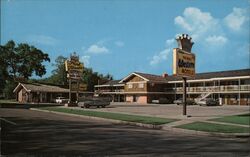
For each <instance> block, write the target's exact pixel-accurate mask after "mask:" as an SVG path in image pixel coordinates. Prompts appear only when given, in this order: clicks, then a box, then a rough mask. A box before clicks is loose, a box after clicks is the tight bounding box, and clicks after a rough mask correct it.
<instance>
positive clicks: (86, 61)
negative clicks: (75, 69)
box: [80, 56, 90, 67]
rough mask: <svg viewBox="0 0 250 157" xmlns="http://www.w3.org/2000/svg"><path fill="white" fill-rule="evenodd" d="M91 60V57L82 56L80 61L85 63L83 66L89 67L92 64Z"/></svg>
mask: <svg viewBox="0 0 250 157" xmlns="http://www.w3.org/2000/svg"><path fill="white" fill-rule="evenodd" d="M89 60H90V56H82V57H81V58H80V61H81V62H83V64H84V66H85V67H88V66H89V64H90V61H89Z"/></svg>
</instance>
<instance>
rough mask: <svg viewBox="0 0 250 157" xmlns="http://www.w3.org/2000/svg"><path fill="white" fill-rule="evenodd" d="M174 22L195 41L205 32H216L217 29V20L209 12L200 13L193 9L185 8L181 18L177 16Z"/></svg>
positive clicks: (197, 9)
mask: <svg viewBox="0 0 250 157" xmlns="http://www.w3.org/2000/svg"><path fill="white" fill-rule="evenodd" d="M174 21H175V24H176V25H178V26H180V27H181V28H182V29H183V30H184V31H185V32H188V33H190V34H191V36H192V38H193V39H194V40H197V39H198V38H200V37H201V36H203V35H204V34H206V33H207V32H216V31H218V29H219V23H218V20H217V19H215V18H214V17H212V15H211V14H210V13H209V12H202V11H201V10H200V9H199V8H195V7H188V8H186V9H185V10H184V12H183V16H177V17H176V18H175V20H174Z"/></svg>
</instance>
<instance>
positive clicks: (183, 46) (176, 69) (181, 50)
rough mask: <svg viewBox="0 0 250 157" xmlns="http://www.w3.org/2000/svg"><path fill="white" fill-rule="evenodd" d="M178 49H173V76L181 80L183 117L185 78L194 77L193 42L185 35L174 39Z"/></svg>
mask: <svg viewBox="0 0 250 157" xmlns="http://www.w3.org/2000/svg"><path fill="white" fill-rule="evenodd" d="M176 41H177V43H178V48H174V49H173V75H175V76H180V77H182V78H183V115H187V78H188V77H194V76H195V55H194V54H193V53H192V52H191V49H192V46H193V44H194V43H193V42H192V38H191V37H189V36H188V35H187V34H182V35H180V36H178V37H177V38H176Z"/></svg>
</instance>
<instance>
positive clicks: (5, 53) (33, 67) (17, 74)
mask: <svg viewBox="0 0 250 157" xmlns="http://www.w3.org/2000/svg"><path fill="white" fill-rule="evenodd" d="M44 61H48V62H50V58H49V56H48V54H47V53H44V52H43V51H41V50H40V49H37V48H36V47H34V46H30V45H28V44H26V43H20V44H18V45H16V44H15V42H14V41H13V40H10V41H8V42H7V43H6V44H5V45H0V75H1V76H2V79H3V80H4V81H3V82H2V83H3V84H4V85H3V86H4V88H5V86H6V85H7V84H8V88H7V87H6V89H5V90H4V91H5V92H6V90H7V91H12V90H13V89H11V88H13V86H14V85H13V82H17V81H18V80H20V78H22V79H21V80H23V79H25V80H28V79H29V77H31V76H32V74H35V75H37V76H40V77H41V76H43V75H44V74H45V73H46V68H45V66H44V65H43V62H44ZM7 93H9V92H7Z"/></svg>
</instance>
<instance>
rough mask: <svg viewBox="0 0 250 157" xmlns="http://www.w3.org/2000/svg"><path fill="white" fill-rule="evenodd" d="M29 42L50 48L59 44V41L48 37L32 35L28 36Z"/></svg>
mask: <svg viewBox="0 0 250 157" xmlns="http://www.w3.org/2000/svg"><path fill="white" fill-rule="evenodd" d="M27 40H28V41H29V42H31V43H36V44H42V45H49V46H53V45H56V44H57V43H58V40H57V39H55V38H53V37H51V36H46V35H30V36H28V38H27Z"/></svg>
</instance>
